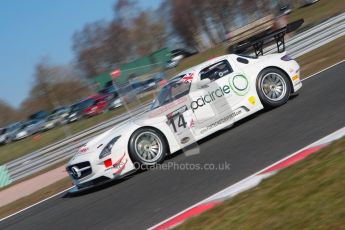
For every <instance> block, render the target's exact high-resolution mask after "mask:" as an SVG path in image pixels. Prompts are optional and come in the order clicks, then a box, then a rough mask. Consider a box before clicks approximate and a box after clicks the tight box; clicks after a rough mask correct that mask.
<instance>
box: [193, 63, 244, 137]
mask: <svg viewBox="0 0 345 230" xmlns="http://www.w3.org/2000/svg"><path fill="white" fill-rule="evenodd" d="M197 80H198V83H197V86H198V90H195V91H194V92H193V93H191V100H192V102H191V109H192V111H193V113H194V116H195V117H196V120H197V123H198V127H199V129H200V130H204V131H203V132H206V131H205V128H207V129H206V130H210V129H214V128H216V127H218V126H219V127H220V126H226V125H230V124H232V123H233V122H234V117H235V116H236V114H237V113H236V111H237V110H238V109H239V108H238V106H239V103H240V102H241V100H242V99H243V95H245V93H246V92H247V91H248V80H247V79H246V78H245V77H244V76H243V75H242V74H240V73H239V71H238V70H237V69H236V67H234V66H233V65H231V64H230V62H229V60H228V59H226V58H224V59H223V60H219V61H217V62H214V63H210V65H208V66H207V67H205V68H203V69H202V70H201V71H200V73H199V75H198V79H197Z"/></svg>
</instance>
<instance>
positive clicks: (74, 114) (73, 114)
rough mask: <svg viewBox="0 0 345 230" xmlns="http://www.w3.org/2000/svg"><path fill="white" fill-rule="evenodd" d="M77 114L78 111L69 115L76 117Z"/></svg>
mask: <svg viewBox="0 0 345 230" xmlns="http://www.w3.org/2000/svg"><path fill="white" fill-rule="evenodd" d="M75 116H77V113H72V114H71V115H69V117H75Z"/></svg>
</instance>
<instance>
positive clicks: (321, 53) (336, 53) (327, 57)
mask: <svg viewBox="0 0 345 230" xmlns="http://www.w3.org/2000/svg"><path fill="white" fill-rule="evenodd" d="M344 59H345V36H343V37H340V38H338V39H336V40H334V41H332V42H330V43H328V44H326V45H324V46H322V47H320V48H318V49H316V50H313V51H311V52H309V53H306V54H304V55H303V56H301V57H298V58H297V61H298V63H299V64H300V66H301V74H302V78H304V77H307V76H309V75H311V74H313V73H316V72H318V71H320V70H322V69H324V68H326V67H328V66H331V65H332V64H335V63H337V62H339V61H342V60H344Z"/></svg>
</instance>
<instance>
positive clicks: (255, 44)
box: [233, 19, 304, 57]
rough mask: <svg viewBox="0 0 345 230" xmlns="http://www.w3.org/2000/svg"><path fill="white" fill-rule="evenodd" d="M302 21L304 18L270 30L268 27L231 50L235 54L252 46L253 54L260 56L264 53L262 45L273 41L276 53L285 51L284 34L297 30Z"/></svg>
mask: <svg viewBox="0 0 345 230" xmlns="http://www.w3.org/2000/svg"><path fill="white" fill-rule="evenodd" d="M303 23H304V19H299V20H297V21H294V22H291V23H289V24H287V25H286V26H285V27H283V28H280V29H277V30H274V31H272V30H271V29H268V30H266V31H264V32H262V33H259V34H256V35H254V36H252V37H250V38H247V39H245V40H243V41H241V42H239V43H237V44H235V45H234V47H233V51H234V53H236V54H240V53H243V52H244V51H246V50H248V49H250V48H253V49H254V52H255V55H256V56H257V57H258V56H260V55H261V56H262V55H263V54H264V52H263V48H264V45H267V44H269V43H271V42H273V41H275V43H276V45H277V51H278V53H282V52H284V51H285V39H284V36H285V34H287V33H290V32H292V31H295V30H297V29H298V28H299V27H300V26H301V25H302V24H303Z"/></svg>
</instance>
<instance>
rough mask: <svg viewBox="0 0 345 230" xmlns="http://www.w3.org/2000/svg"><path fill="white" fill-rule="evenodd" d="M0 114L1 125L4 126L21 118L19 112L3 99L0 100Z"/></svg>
mask: <svg viewBox="0 0 345 230" xmlns="http://www.w3.org/2000/svg"><path fill="white" fill-rule="evenodd" d="M0 114H1V116H0V127H4V126H6V125H8V124H9V123H11V122H15V121H16V120H17V119H19V118H20V116H19V112H18V111H17V110H16V109H15V108H13V107H12V106H10V105H9V104H8V103H6V102H5V101H3V100H0Z"/></svg>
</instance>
